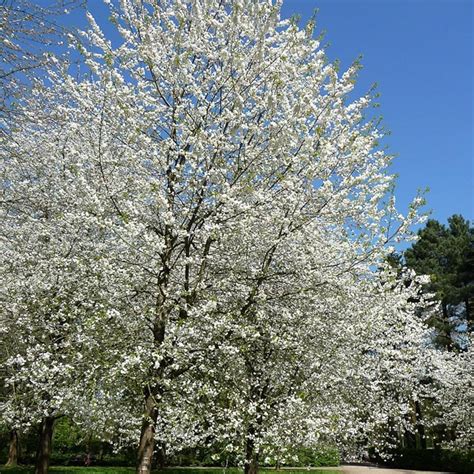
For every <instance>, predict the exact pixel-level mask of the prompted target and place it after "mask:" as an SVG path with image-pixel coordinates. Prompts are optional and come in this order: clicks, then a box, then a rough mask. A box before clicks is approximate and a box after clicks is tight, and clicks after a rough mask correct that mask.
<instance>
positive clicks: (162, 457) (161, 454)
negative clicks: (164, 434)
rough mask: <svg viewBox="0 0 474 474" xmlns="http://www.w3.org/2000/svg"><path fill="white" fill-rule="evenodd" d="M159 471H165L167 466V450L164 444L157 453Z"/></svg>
mask: <svg viewBox="0 0 474 474" xmlns="http://www.w3.org/2000/svg"><path fill="white" fill-rule="evenodd" d="M156 456H157V462H158V469H164V467H165V466H166V448H165V445H164V444H163V443H161V444H160V446H159V447H158V450H157V452H156Z"/></svg>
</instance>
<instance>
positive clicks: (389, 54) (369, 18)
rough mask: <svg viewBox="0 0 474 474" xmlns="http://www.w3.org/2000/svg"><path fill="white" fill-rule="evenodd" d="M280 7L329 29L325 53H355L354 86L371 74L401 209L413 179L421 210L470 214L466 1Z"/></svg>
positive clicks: (473, 169)
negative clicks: (421, 194)
mask: <svg viewBox="0 0 474 474" xmlns="http://www.w3.org/2000/svg"><path fill="white" fill-rule="evenodd" d="M283 5H284V6H283V12H282V13H283V16H284V17H287V16H290V15H292V14H295V13H299V14H301V17H302V21H305V20H306V19H308V18H309V17H310V16H311V15H312V13H313V11H314V9H315V8H318V9H319V12H318V14H317V28H316V33H317V34H318V33H320V32H321V31H323V30H325V31H326V35H325V41H324V42H329V43H330V47H329V49H328V56H329V58H330V59H331V60H333V59H340V60H341V64H342V66H343V68H344V66H345V67H347V66H348V65H349V64H350V63H351V62H352V61H353V60H354V59H355V58H357V57H358V55H359V54H362V55H363V59H362V64H363V66H364V68H363V70H362V71H361V73H360V75H359V83H358V86H357V88H358V91H359V93H360V94H363V93H364V92H365V91H366V90H367V89H368V88H369V86H370V85H371V84H373V83H374V82H377V84H378V91H379V92H380V94H381V97H380V99H379V102H380V104H381V107H380V109H378V111H379V113H380V114H381V115H382V116H383V118H384V122H383V123H384V125H385V127H386V128H388V129H389V130H390V131H391V135H390V136H389V137H387V139H386V144H387V145H388V146H389V151H390V152H391V153H394V154H396V155H397V158H396V159H395V161H394V164H393V167H392V169H393V171H394V172H396V173H398V174H399V178H398V186H397V192H396V196H397V201H398V203H399V207H400V208H401V210H404V209H406V206H407V204H408V203H409V201H410V200H411V198H412V196H414V195H415V194H416V192H417V189H418V188H426V187H429V188H430V192H429V193H428V194H427V200H428V204H427V206H426V208H427V209H432V211H433V212H432V217H433V218H435V219H438V220H440V221H442V222H445V221H446V220H447V218H448V217H449V216H450V215H452V214H454V213H459V214H462V215H464V217H466V218H468V219H470V220H471V221H472V220H474V155H473V132H474V127H473V80H474V79H473V38H472V30H473V5H474V2H472V0H286V1H284V3H283Z"/></svg>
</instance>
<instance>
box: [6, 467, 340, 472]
mask: <svg viewBox="0 0 474 474" xmlns="http://www.w3.org/2000/svg"><path fill="white" fill-rule="evenodd" d="M261 471H263V472H265V473H267V474H271V473H272V472H275V469H265V468H263V469H261ZM33 472H34V468H33V467H32V466H17V467H4V466H0V474H32V473H33ZM50 472H51V474H134V473H135V469H134V468H133V467H101V466H100V467H99V466H97V467H94V466H91V467H76V466H52V467H51V468H50ZM154 472H155V473H157V472H162V473H163V474H190V473H192V472H196V473H198V474H224V468H221V467H170V468H166V469H164V470H162V471H154ZM278 472H281V473H282V474H340V471H335V470H334V471H332V470H330V469H318V468H311V469H304V468H285V469H283V470H281V471H278ZM225 473H226V474H242V470H241V469H238V468H235V467H232V468H229V469H226V470H225Z"/></svg>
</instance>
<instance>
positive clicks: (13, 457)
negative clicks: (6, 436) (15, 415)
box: [5, 430, 18, 466]
mask: <svg viewBox="0 0 474 474" xmlns="http://www.w3.org/2000/svg"><path fill="white" fill-rule="evenodd" d="M17 464H18V432H17V431H16V430H11V431H10V444H9V447H8V459H7V463H6V464H5V465H6V466H16V465H17Z"/></svg>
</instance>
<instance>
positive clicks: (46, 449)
mask: <svg viewBox="0 0 474 474" xmlns="http://www.w3.org/2000/svg"><path fill="white" fill-rule="evenodd" d="M53 430H54V417H52V416H47V417H45V418H43V421H42V423H41V432H40V438H39V444H38V452H37V456H36V466H35V474H47V473H48V470H49V460H50V458H51V449H52V444H53Z"/></svg>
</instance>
